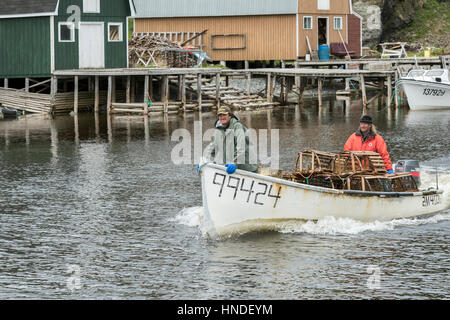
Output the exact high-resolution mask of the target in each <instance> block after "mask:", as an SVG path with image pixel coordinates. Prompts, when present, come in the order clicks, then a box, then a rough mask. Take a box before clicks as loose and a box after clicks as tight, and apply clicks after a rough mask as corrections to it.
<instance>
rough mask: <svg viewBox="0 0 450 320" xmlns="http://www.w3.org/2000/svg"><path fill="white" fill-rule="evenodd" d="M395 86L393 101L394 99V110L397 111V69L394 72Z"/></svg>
mask: <svg viewBox="0 0 450 320" xmlns="http://www.w3.org/2000/svg"><path fill="white" fill-rule="evenodd" d="M394 79H395V85H394V99H395V109H398V100H399V95H398V90H397V81H398V67H397V69H396V70H395V78H394Z"/></svg>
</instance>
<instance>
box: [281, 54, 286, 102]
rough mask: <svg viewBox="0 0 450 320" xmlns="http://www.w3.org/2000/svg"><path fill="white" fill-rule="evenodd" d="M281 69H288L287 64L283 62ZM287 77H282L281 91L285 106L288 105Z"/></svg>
mask: <svg viewBox="0 0 450 320" xmlns="http://www.w3.org/2000/svg"><path fill="white" fill-rule="evenodd" d="M281 68H282V69H286V62H285V61H284V60H281ZM285 94H286V77H285V76H283V77H281V90H280V98H281V102H282V104H283V105H285V104H286V96H285Z"/></svg>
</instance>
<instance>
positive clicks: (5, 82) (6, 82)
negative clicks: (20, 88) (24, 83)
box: [3, 78, 9, 89]
mask: <svg viewBox="0 0 450 320" xmlns="http://www.w3.org/2000/svg"><path fill="white" fill-rule="evenodd" d="M8 86H9V83H8V78H5V81H4V83H3V87H4V88H5V89H8Z"/></svg>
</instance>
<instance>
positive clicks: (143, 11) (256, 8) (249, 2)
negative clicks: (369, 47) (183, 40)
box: [131, 0, 298, 18]
mask: <svg viewBox="0 0 450 320" xmlns="http://www.w3.org/2000/svg"><path fill="white" fill-rule="evenodd" d="M131 1H132V2H133V4H134V9H135V12H133V13H134V16H135V17H138V18H139V17H141V18H166V17H218V16H247V15H280V14H296V13H297V5H298V0H151V1H149V0H131Z"/></svg>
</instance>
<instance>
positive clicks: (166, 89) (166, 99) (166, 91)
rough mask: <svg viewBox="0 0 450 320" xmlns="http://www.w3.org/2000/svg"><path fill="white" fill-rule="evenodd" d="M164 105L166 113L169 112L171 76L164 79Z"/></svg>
mask: <svg viewBox="0 0 450 320" xmlns="http://www.w3.org/2000/svg"><path fill="white" fill-rule="evenodd" d="M163 88H164V91H163V103H164V113H165V114H167V113H168V112H169V92H170V91H169V76H164V77H163Z"/></svg>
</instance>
